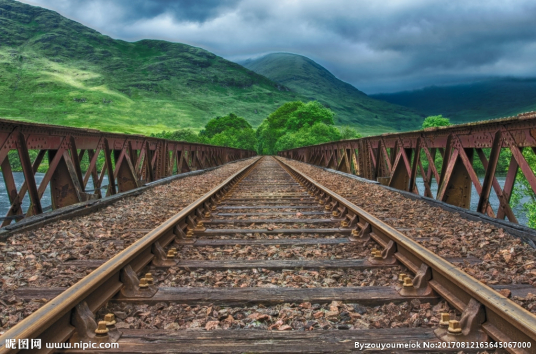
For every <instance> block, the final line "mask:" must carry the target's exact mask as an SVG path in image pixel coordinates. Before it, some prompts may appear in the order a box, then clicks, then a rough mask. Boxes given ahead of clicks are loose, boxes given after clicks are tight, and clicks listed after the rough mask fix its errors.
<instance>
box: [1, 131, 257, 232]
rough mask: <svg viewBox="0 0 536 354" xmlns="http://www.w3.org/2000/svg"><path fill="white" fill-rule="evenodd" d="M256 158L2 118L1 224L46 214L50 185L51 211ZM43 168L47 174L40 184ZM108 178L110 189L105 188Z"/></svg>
mask: <svg viewBox="0 0 536 354" xmlns="http://www.w3.org/2000/svg"><path fill="white" fill-rule="evenodd" d="M32 150H33V151H34V153H33V154H30V151H32ZM10 151H16V154H15V155H13V154H11V156H12V157H13V156H15V159H16V160H18V161H17V162H19V163H20V168H21V169H22V172H23V174H24V183H23V184H22V185H21V186H20V188H17V185H16V183H15V178H14V176H13V169H14V164H15V161H11V160H10V154H9V152H10ZM32 155H33V156H34V157H33V158H32V157H31V156H32ZM254 155H255V152H253V151H247V150H240V149H233V148H228V147H220V146H211V145H204V144H194V143H184V142H177V141H172V140H165V139H158V138H149V137H145V136H140V135H126V134H113V133H103V132H100V131H98V130H92V129H77V128H68V127H60V126H51V125H42V124H31V123H21V122H14V121H8V120H0V167H1V169H2V174H3V177H4V182H5V185H6V190H7V194H8V198H9V203H10V204H11V207H10V209H9V211H8V213H7V214H6V217H5V218H3V222H2V225H1V226H6V225H9V224H10V223H11V222H12V221H14V220H20V219H22V218H24V217H27V216H31V215H35V214H40V213H42V212H43V209H44V208H46V207H48V206H43V205H41V198H42V196H43V194H44V193H45V191H46V188H47V186H50V192H51V200H52V209H58V208H61V207H65V206H68V205H72V204H75V203H79V202H83V201H87V200H91V199H99V198H103V197H105V196H109V195H112V194H116V193H121V192H125V191H128V190H131V189H133V188H137V187H140V186H142V185H143V184H145V183H148V182H152V181H156V180H159V179H161V178H164V177H168V176H171V175H174V174H177V173H183V172H188V171H191V170H196V169H203V168H208V167H214V166H218V165H222V164H224V163H227V162H230V161H234V160H238V159H242V158H247V157H251V156H254ZM82 161H85V163H82ZM99 161H100V163H99ZM46 162H48V167H47V166H46V165H47V164H46ZM17 165H18V164H17ZM40 166H45V169H46V171H45V174H44V176H43V178H42V180H41V182H40V183H36V178H35V176H36V173H37V171H38V169H39V167H40ZM105 176H106V177H107V180H108V182H107V183H108V184H107V186H104V185H103V181H104V177H105ZM90 179H91V180H92V184H93V187H92V189H91V190H90V189H88V182H89V181H90ZM26 194H28V196H29V199H30V206H29V208H28V210H27V211H25V210H23V208H22V201H23V199H24V197H25V196H26Z"/></svg>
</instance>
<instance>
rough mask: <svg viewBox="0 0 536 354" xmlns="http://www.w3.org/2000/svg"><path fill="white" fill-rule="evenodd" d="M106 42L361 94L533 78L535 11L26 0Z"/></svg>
mask: <svg viewBox="0 0 536 354" xmlns="http://www.w3.org/2000/svg"><path fill="white" fill-rule="evenodd" d="M27 2H30V3H34V4H36V5H40V6H43V7H46V8H50V9H53V10H56V11H58V12H60V13H61V14H63V15H65V16H67V17H69V18H72V19H75V20H77V21H80V22H82V23H84V24H85V25H88V26H90V27H93V28H96V29H98V30H100V31H102V32H103V33H106V34H108V35H110V36H112V37H115V38H122V39H126V40H138V39H142V38H157V39H166V40H172V41H177V42H183V43H188V44H192V45H196V46H200V47H203V48H206V49H208V50H211V51H213V52H215V53H216V54H219V55H221V56H224V57H226V58H228V59H231V60H240V59H246V58H249V57H255V56H259V55H261V54H264V53H269V52H275V51H285V52H292V53H298V54H302V55H305V56H308V57H310V58H312V59H313V60H315V61H317V62H318V63H320V64H321V65H324V66H325V67H326V68H327V69H328V70H330V71H332V72H333V73H334V74H335V75H336V76H338V77H339V78H341V79H343V80H345V81H347V82H350V83H352V84H353V85H355V86H356V87H358V88H359V89H362V90H364V91H365V92H379V91H394V90H400V89H411V88H417V87H422V86H425V85H432V84H443V83H457V82H463V81H465V80H472V79H478V78H483V77H493V76H536V61H535V60H534V57H535V54H536V31H535V30H534V28H535V26H534V19H535V18H536V2H534V1H533V0H518V1H507V0H502V1H497V0H490V1H487V2H483V1H476V0H451V1H440V0H437V1H428V0H383V1H381V2H380V1H356V0H331V1H320V0H287V1H283V0H228V1H218V0H205V1H172V0H153V1H150V0H114V1H106V0H28V1H27Z"/></svg>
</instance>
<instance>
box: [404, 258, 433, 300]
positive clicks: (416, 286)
mask: <svg viewBox="0 0 536 354" xmlns="http://www.w3.org/2000/svg"><path fill="white" fill-rule="evenodd" d="M431 279H432V269H431V268H430V267H429V266H428V265H427V264H425V263H422V264H421V267H420V268H419V270H418V271H417V274H415V277H414V278H413V280H411V279H410V278H409V277H405V278H404V283H403V287H402V289H401V290H400V295H402V296H410V297H413V296H430V295H433V293H434V291H433V289H432V287H431V286H430V284H429V281H430V280H431Z"/></svg>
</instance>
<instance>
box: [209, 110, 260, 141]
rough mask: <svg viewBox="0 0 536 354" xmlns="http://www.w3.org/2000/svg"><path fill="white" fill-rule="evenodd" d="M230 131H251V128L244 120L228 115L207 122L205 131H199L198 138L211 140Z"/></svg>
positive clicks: (232, 114) (234, 115)
mask: <svg viewBox="0 0 536 354" xmlns="http://www.w3.org/2000/svg"><path fill="white" fill-rule="evenodd" d="M231 129H235V130H240V129H253V127H252V126H251V124H249V123H248V122H247V120H245V119H244V118H242V117H239V116H237V115H236V114H234V113H229V114H228V115H226V116H223V117H216V118H214V119H211V120H209V121H208V123H207V124H206V125H205V129H203V130H201V132H200V133H199V136H205V137H207V138H212V137H213V136H214V135H216V134H220V133H223V132H225V131H228V130H231Z"/></svg>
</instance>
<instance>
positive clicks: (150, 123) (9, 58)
mask: <svg viewBox="0 0 536 354" xmlns="http://www.w3.org/2000/svg"><path fill="white" fill-rule="evenodd" d="M0 29H1V30H0V117H2V118H8V119H18V120H26V121H34V122H44V123H50V124H60V125H68V126H78V127H90V128H96V129H102V130H106V131H120V132H129V133H143V134H148V133H151V132H160V131H162V130H164V129H167V130H170V129H176V128H179V127H193V128H201V127H202V126H204V125H205V123H206V122H207V121H208V120H210V119H211V118H214V117H216V116H223V115H226V114H228V113H230V112H233V113H235V114H237V115H239V116H242V117H244V118H246V119H247V120H248V121H249V122H250V123H251V124H252V125H254V126H257V125H259V124H260V123H261V121H262V120H263V119H264V118H265V117H266V116H267V115H268V114H270V113H271V112H273V111H274V110H275V109H277V108H278V107H279V106H280V105H281V104H283V103H285V102H288V101H293V100H297V99H304V98H302V97H301V96H299V95H298V94H296V93H295V92H291V91H289V90H288V89H287V88H285V87H282V86H281V85H280V84H276V83H274V82H273V81H270V80H269V79H267V78H265V77H264V76H261V75H258V74H256V73H254V72H252V71H250V70H247V69H245V68H244V67H242V66H240V65H238V64H236V63H233V62H230V61H227V60H225V59H223V58H221V57H218V56H217V55H215V54H213V53H210V52H208V51H206V50H203V49H200V48H196V47H192V46H189V45H185V44H179V43H170V42H165V41H158V40H142V41H139V42H135V43H130V42H125V41H122V40H114V39H112V38H110V37H108V36H105V35H102V34H100V33H99V32H97V31H94V30H92V29H90V28H88V27H85V26H83V25H81V24H79V23H77V22H74V21H71V20H69V19H67V18H65V17H62V16H61V15H59V14H58V13H56V12H53V11H49V10H46V9H43V8H40V7H35V6H30V5H26V4H23V3H19V2H16V1H10V0H0Z"/></svg>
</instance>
